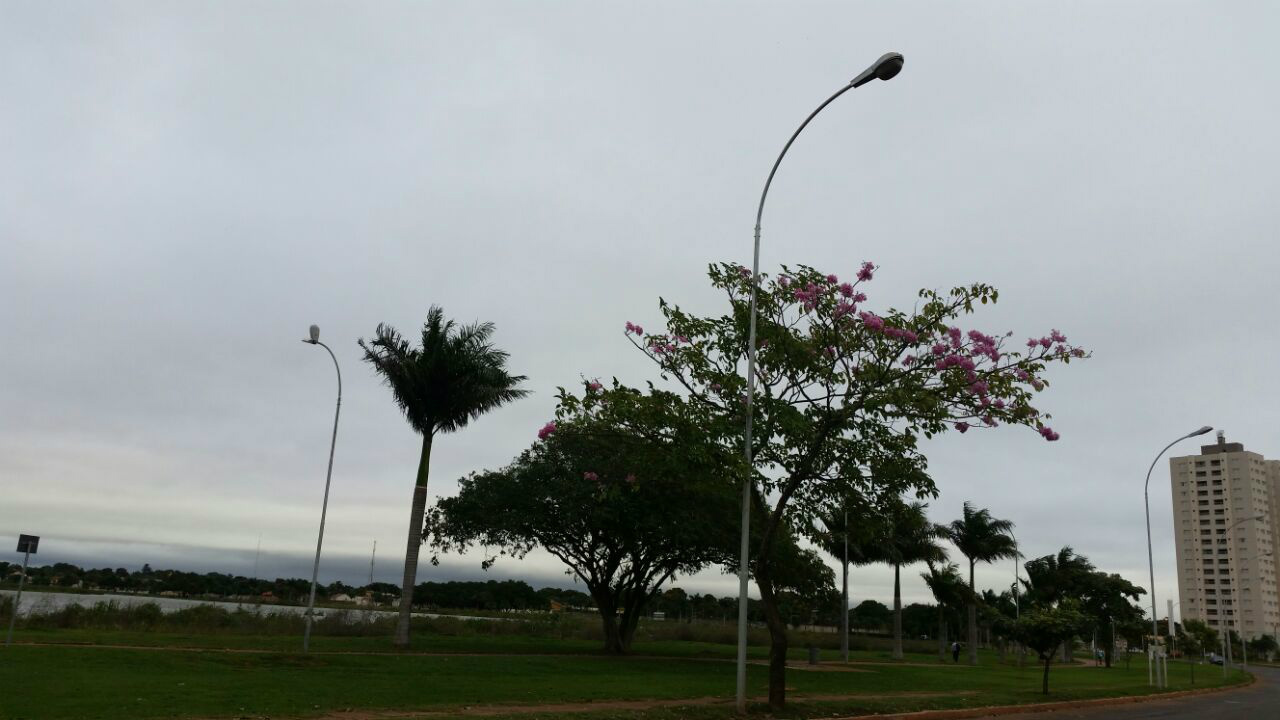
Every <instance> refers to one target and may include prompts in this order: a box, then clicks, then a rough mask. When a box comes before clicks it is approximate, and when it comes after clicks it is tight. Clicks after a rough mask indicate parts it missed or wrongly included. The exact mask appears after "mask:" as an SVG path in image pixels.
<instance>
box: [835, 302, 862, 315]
mask: <svg viewBox="0 0 1280 720" xmlns="http://www.w3.org/2000/svg"><path fill="white" fill-rule="evenodd" d="M856 309H857V306H855V305H854V304H853V303H851V302H845V301H844V300H841V301H840V302H839V303H838V304H837V305H836V309H835V310H834V311H832V315H834V316H835V317H836V318H842V317H844V316H845V315H849V314H852V313H853V311H854V310H856Z"/></svg>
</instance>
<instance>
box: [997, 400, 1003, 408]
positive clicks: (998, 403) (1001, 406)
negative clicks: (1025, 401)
mask: <svg viewBox="0 0 1280 720" xmlns="http://www.w3.org/2000/svg"><path fill="white" fill-rule="evenodd" d="M995 406H996V407H997V408H1003V407H1004V400H1002V399H1001V398H996V402H995Z"/></svg>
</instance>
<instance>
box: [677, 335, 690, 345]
mask: <svg viewBox="0 0 1280 720" xmlns="http://www.w3.org/2000/svg"><path fill="white" fill-rule="evenodd" d="M676 342H678V343H684V344H685V345H688V344H689V338H687V337H685V336H684V335H677V336H676Z"/></svg>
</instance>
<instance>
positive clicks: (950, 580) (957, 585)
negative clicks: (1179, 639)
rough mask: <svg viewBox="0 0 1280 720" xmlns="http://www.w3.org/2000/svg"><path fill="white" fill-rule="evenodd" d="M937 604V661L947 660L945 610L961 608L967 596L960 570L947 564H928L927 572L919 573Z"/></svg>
mask: <svg viewBox="0 0 1280 720" xmlns="http://www.w3.org/2000/svg"><path fill="white" fill-rule="evenodd" d="M920 577H922V578H924V582H925V584H926V585H928V586H929V592H931V593H933V600H934V602H936V603H938V659H939V660H941V661H943V662H946V660H947V610H949V609H954V608H958V607H961V606H963V605H964V604H965V602H966V598H968V596H969V588H967V587H965V584H964V578H962V577H960V568H958V567H956V564H955V563H952V562H949V563H947V564H946V565H943V566H942V567H939V566H937V565H935V564H933V563H929V572H924V573H920Z"/></svg>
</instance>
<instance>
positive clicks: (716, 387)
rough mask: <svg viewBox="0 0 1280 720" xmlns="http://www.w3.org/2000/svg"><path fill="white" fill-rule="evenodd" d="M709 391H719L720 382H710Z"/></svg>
mask: <svg viewBox="0 0 1280 720" xmlns="http://www.w3.org/2000/svg"><path fill="white" fill-rule="evenodd" d="M711 392H720V383H711Z"/></svg>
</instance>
